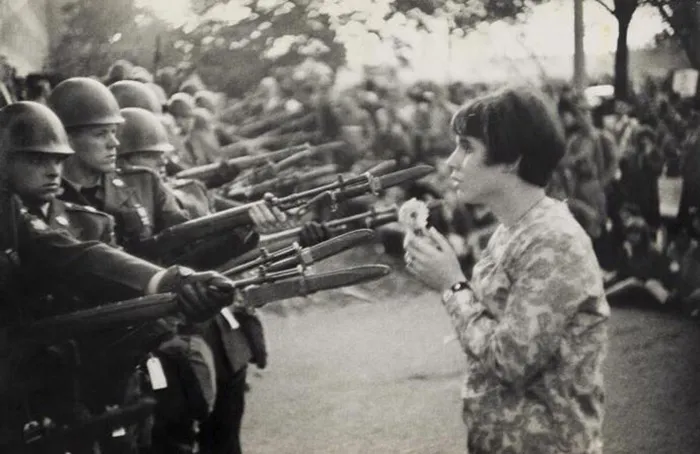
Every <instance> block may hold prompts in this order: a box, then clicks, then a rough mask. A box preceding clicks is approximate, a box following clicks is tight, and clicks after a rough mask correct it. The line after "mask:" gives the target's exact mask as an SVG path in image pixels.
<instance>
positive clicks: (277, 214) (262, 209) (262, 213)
mask: <svg viewBox="0 0 700 454" xmlns="http://www.w3.org/2000/svg"><path fill="white" fill-rule="evenodd" d="M248 213H249V214H250V218H251V219H252V220H253V224H255V228H256V230H257V231H258V233H271V232H277V231H280V230H284V229H289V228H291V227H293V226H294V223H293V222H292V219H290V217H289V216H287V214H286V213H285V212H283V211H281V210H280V209H279V208H277V207H275V206H271V205H269V204H268V203H267V202H265V201H261V202H259V203H256V204H255V205H253V206H252V207H251V208H250V210H249V211H248Z"/></svg>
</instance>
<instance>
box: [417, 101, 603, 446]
mask: <svg viewBox="0 0 700 454" xmlns="http://www.w3.org/2000/svg"><path fill="white" fill-rule="evenodd" d="M452 129H453V131H454V133H455V134H456V136H457V137H456V139H457V146H456V149H455V150H454V152H453V153H452V155H451V156H450V157H449V159H448V166H449V167H450V169H451V175H450V179H451V186H452V188H453V189H455V190H457V191H458V192H459V193H460V195H461V198H462V200H463V201H464V202H466V203H470V204H483V205H485V206H487V207H488V208H489V209H490V210H491V211H492V212H493V213H494V215H495V216H496V217H497V218H498V221H499V222H500V224H499V226H498V228H497V229H496V231H495V232H494V234H493V236H492V237H491V239H490V241H489V244H488V246H487V248H486V249H485V250H484V251H483V254H482V257H481V258H480V260H479V261H478V262H477V264H476V265H475V267H474V270H473V272H472V276H471V278H470V279H468V278H467V277H466V276H465V275H464V274H463V272H462V270H461V269H460V266H459V263H458V261H457V257H456V256H455V253H454V252H453V251H452V249H451V248H450V246H449V243H448V242H447V241H446V239H445V238H444V237H443V236H442V235H440V234H439V233H438V232H436V231H435V230H434V229H430V230H425V231H423V232H421V231H420V229H416V228H412V230H413V232H412V233H411V234H408V235H407V236H406V244H405V248H406V257H405V259H406V265H407V268H408V270H409V271H410V272H411V273H413V274H414V275H415V276H416V277H418V278H419V279H420V280H422V281H423V282H424V283H425V284H426V285H428V286H430V287H432V288H434V289H436V290H439V291H440V292H441V295H442V304H443V305H444V307H445V309H446V311H447V313H448V315H449V317H450V318H451V320H452V323H453V325H454V327H455V330H456V332H457V338H458V340H459V342H460V344H461V346H462V348H463V349H464V351H465V353H466V359H467V377H466V381H465V384H464V388H463V405H464V407H463V419H464V422H465V424H466V426H467V445H468V452H470V453H479V454H481V453H484V454H485V453H489V454H499V453H532V454H535V453H536V454H548V453H562V452H569V453H576V454H583V453H586V454H588V453H591V454H592V453H601V452H602V449H603V448H602V447H603V442H602V420H603V394H604V393H603V377H602V365H603V359H604V356H605V352H606V345H607V331H606V321H607V319H608V317H609V315H610V309H609V307H608V304H607V302H606V300H605V294H604V291H603V282H602V277H601V274H600V268H599V266H598V263H597V261H596V257H595V254H594V252H593V248H592V245H591V241H590V239H589V237H588V236H587V235H586V232H585V231H584V230H583V229H582V228H581V226H580V225H579V224H578V222H577V221H576V220H575V219H574V217H573V216H572V215H571V213H570V212H569V210H568V208H567V205H566V204H565V203H564V202H560V201H557V200H554V199H551V198H549V197H547V196H546V194H545V187H546V186H547V183H548V182H549V179H550V177H551V175H552V172H553V170H554V169H555V167H556V166H557V163H558V162H559V160H560V159H561V157H562V156H563V155H564V148H565V142H564V135H563V131H562V127H561V125H560V124H559V122H558V120H557V118H556V113H555V111H554V110H553V108H552V107H551V106H550V105H549V103H548V102H547V101H545V100H544V99H543V96H542V95H540V94H539V93H537V92H536V91H535V90H532V89H529V88H516V89H512V88H511V89H504V90H502V91H499V92H496V93H493V94H489V95H486V96H484V97H482V98H479V99H477V100H475V101H473V102H472V103H471V104H469V105H467V106H465V107H462V108H461V109H460V110H459V111H458V112H457V113H456V114H455V115H454V117H453V119H452Z"/></svg>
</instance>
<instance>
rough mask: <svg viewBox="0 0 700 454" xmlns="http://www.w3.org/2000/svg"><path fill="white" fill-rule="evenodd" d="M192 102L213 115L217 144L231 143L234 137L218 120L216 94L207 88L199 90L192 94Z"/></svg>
mask: <svg viewBox="0 0 700 454" xmlns="http://www.w3.org/2000/svg"><path fill="white" fill-rule="evenodd" d="M194 104H195V106H197V107H201V108H204V109H206V110H207V111H209V113H210V114H211V115H212V117H213V126H214V133H215V134H216V138H217V140H218V142H219V146H222V147H223V146H225V145H228V144H231V143H233V141H234V138H233V136H232V135H231V134H229V133H228V132H227V131H226V129H225V128H224V126H223V125H222V124H221V121H220V120H219V116H220V114H221V112H220V111H219V103H218V101H217V99H216V95H215V94H214V93H212V92H211V91H209V90H200V91H198V92H197V94H196V95H195V96H194Z"/></svg>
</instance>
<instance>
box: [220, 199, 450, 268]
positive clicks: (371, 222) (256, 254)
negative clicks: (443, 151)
mask: <svg viewBox="0 0 700 454" xmlns="http://www.w3.org/2000/svg"><path fill="white" fill-rule="evenodd" d="M439 207H440V202H439V201H433V202H431V203H429V204H428V210H429V211H431V212H432V211H433V210H435V209H437V208H439ZM398 213H399V208H398V206H397V205H392V206H390V207H388V208H384V209H380V210H377V209H375V208H372V209H371V210H369V211H365V212H363V213H358V214H354V215H352V216H347V217H344V218H339V219H334V220H332V221H327V222H323V223H322V225H323V226H325V227H326V228H327V229H328V230H329V232H330V233H331V235H338V234H342V232H345V231H347V230H349V229H351V228H360V229H374V228H376V227H380V226H382V225H386V224H391V223H392V222H396V221H397V220H398ZM301 229H302V228H301V227H292V228H291V229H288V230H283V231H281V232H276V233H271V234H269V235H263V236H261V237H260V241H259V244H260V245H261V247H258V248H256V249H252V250H250V251H248V252H246V253H245V254H242V255H240V256H238V257H236V258H235V259H234V260H231V261H229V262H228V263H226V266H227V267H229V268H231V269H233V268H236V267H239V266H243V265H244V264H246V263H248V262H250V261H252V260H260V258H261V257H265V256H274V254H278V253H280V251H283V250H286V249H287V248H288V247H289V246H288V244H289V242H290V241H295V240H297V239H298V238H299V233H300V232H301ZM360 231H362V230H360ZM341 236H342V235H341ZM274 247H277V248H276V249H273V248H274ZM271 250H272V252H271Z"/></svg>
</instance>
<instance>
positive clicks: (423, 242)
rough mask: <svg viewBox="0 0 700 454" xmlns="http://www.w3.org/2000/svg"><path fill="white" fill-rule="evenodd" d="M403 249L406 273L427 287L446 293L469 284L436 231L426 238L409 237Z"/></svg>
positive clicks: (450, 250)
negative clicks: (404, 251) (456, 285)
mask: <svg viewBox="0 0 700 454" xmlns="http://www.w3.org/2000/svg"><path fill="white" fill-rule="evenodd" d="M404 249H405V250H406V254H405V255H404V258H405V260H406V269H407V270H408V271H409V272H410V273H411V274H413V275H414V276H415V277H417V278H418V279H419V280H421V281H422V282H423V283H424V284H425V285H427V286H428V287H431V288H433V289H435V290H439V291H444V290H446V289H448V288H450V287H451V286H452V285H453V284H455V283H457V282H460V281H465V280H466V278H465V276H464V273H463V272H462V267H461V266H460V264H459V260H458V259H457V254H456V253H455V252H454V250H453V249H452V246H451V245H450V243H449V242H448V241H447V239H446V238H445V237H444V236H442V235H441V234H440V233H438V231H437V230H435V228H431V229H430V230H429V231H428V236H425V237H422V236H421V237H419V236H415V235H407V236H406V239H405V241H404Z"/></svg>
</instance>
